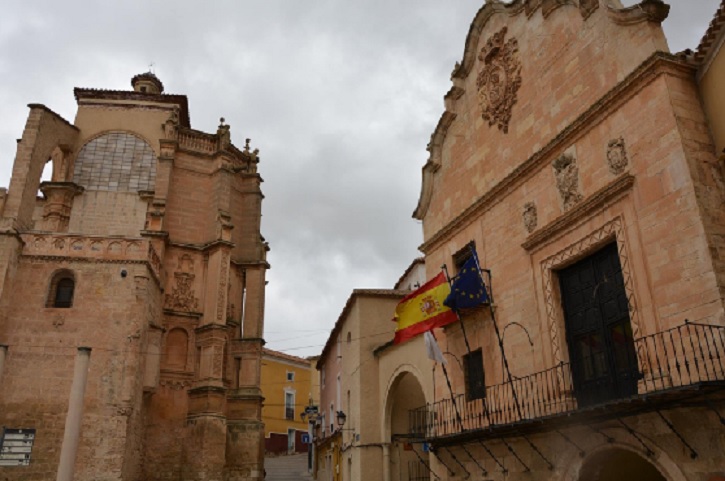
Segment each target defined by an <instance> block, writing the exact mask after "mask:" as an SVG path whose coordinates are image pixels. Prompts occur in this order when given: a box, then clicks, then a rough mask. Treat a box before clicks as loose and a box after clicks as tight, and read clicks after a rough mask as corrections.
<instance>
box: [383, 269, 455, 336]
mask: <svg viewBox="0 0 725 481" xmlns="http://www.w3.org/2000/svg"><path fill="white" fill-rule="evenodd" d="M450 293H451V286H450V285H448V282H447V281H446V277H445V275H443V273H442V272H441V273H440V274H438V275H437V276H435V277H434V278H433V279H431V280H429V281H428V282H426V283H425V284H423V285H422V286H421V287H420V288H418V289H417V290H415V291H413V292H411V293H410V294H408V295H407V296H405V297H404V298H403V300H402V301H400V303H399V304H398V306H397V307H396V308H395V317H394V318H393V321H395V322H397V323H398V327H397V328H396V329H395V340H394V341H393V343H394V344H400V343H401V342H404V341H407V340H408V339H410V338H412V337H415V336H417V335H418V334H423V333H424V332H426V331H430V330H431V329H433V328H434V327H441V326H445V325H446V324H450V323H451V322H455V321H457V320H458V317H457V316H456V314H455V312H453V311H452V310H451V309H450V308H449V307H447V306H444V305H443V301H444V300H445V299H446V297H447V296H448V294H450Z"/></svg>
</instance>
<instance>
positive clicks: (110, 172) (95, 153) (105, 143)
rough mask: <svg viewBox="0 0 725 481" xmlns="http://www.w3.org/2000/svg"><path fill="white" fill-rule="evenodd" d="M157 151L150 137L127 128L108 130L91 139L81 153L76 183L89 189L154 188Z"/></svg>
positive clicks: (79, 153) (133, 190)
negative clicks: (143, 136)
mask: <svg viewBox="0 0 725 481" xmlns="http://www.w3.org/2000/svg"><path fill="white" fill-rule="evenodd" d="M155 181H156V153H155V152H154V150H153V148H152V147H151V145H150V144H149V142H148V141H147V140H145V139H144V138H142V137H141V136H139V135H137V134H135V133H132V132H126V131H108V132H103V133H101V134H100V135H97V136H95V137H93V138H91V139H90V140H88V141H87V142H86V143H85V145H84V146H83V148H82V149H81V150H80V152H78V156H77V158H76V161H75V164H74V170H73V182H75V183H76V184H78V185H81V186H83V187H85V188H86V189H89V190H105V191H120V192H124V191H125V192H137V191H142V190H153V188H154V185H155Z"/></svg>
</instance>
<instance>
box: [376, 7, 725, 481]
mask: <svg viewBox="0 0 725 481" xmlns="http://www.w3.org/2000/svg"><path fill="white" fill-rule="evenodd" d="M724 5H725V4H724ZM668 10H669V7H668V6H667V5H666V4H665V3H664V2H662V1H661V0H644V1H642V2H640V3H639V4H637V5H634V6H632V7H626V8H625V7H623V6H622V5H621V4H620V3H619V2H616V1H609V2H605V1H599V0H556V1H554V0H551V1H549V0H515V1H513V2H506V3H505V2H502V1H498V0H491V1H487V2H486V3H485V5H483V7H482V8H481V9H480V11H479V12H478V14H477V15H476V18H475V19H474V20H473V23H472V25H471V27H470V31H469V34H468V37H467V39H466V44H465V51H464V55H463V59H462V61H461V63H459V64H457V65H456V67H455V69H454V70H453V73H452V82H453V86H452V88H451V90H450V91H449V92H448V93H447V94H446V96H445V112H444V113H443V115H442V117H441V119H440V121H439V123H438V125H437V127H436V128H435V131H434V133H433V135H432V138H431V142H430V144H429V152H430V158H429V159H428V161H427V163H426V164H425V166H424V168H423V184H422V190H421V196H420V200H419V203H418V206H417V209H416V211H415V214H414V217H415V218H417V219H419V220H421V221H422V222H423V230H424V242H423V244H422V246H421V250H422V251H423V252H424V253H425V263H426V268H427V274H428V276H427V277H428V278H431V277H433V276H434V275H435V274H437V273H438V272H439V271H438V266H441V265H443V264H446V265H447V266H448V267H449V270H450V272H451V275H455V274H456V273H457V272H458V269H459V268H460V266H461V265H462V264H463V262H464V261H465V260H466V259H467V257H468V256H469V255H470V246H475V249H476V251H477V252H478V257H479V259H480V263H481V267H482V268H484V269H487V271H486V272H487V274H486V276H485V277H486V280H487V283H488V288H489V291H490V292H489V293H490V295H491V296H492V306H490V307H489V306H484V307H480V308H476V309H473V310H469V311H464V312H463V315H462V322H461V323H455V324H452V325H450V326H448V327H446V328H444V329H442V330H440V331H441V332H440V333H438V339H439V342H440V344H441V348H442V349H443V351H444V353H445V356H446V359H447V360H448V361H449V364H448V371H449V380H450V388H449V386H448V382H447V380H446V378H445V377H444V375H443V372H442V371H441V370H438V371H437V372H436V374H435V386H434V388H433V390H432V391H431V390H429V389H425V388H424V389H423V392H424V394H425V405H421V407H420V408H418V409H414V410H410V412H409V416H410V417H409V419H408V420H407V421H406V423H407V424H406V426H404V427H400V429H399V431H397V433H396V432H394V433H393V436H392V439H390V440H388V442H391V443H393V444H392V446H395V444H396V439H397V440H398V441H400V444H403V441H404V442H405V446H404V450H406V451H407V452H413V451H417V454H418V455H419V456H409V459H410V461H409V464H408V465H405V466H402V465H401V466H398V467H396V469H392V468H391V471H390V472H389V473H387V474H386V476H385V478H384V479H386V480H390V479H392V480H396V481H397V480H404V479H428V478H429V477H431V476H433V477H435V478H439V479H451V480H453V479H470V480H484V479H485V480H491V479H493V480H504V479H506V480H526V479H552V480H567V481H576V480H587V481H605V480H610V479H637V480H640V481H650V480H651V481H664V480H667V481H684V480H688V481H708V480H715V479H718V480H720V479H723V478H722V476H723V474H724V471H725V468H723V466H725V457H724V455H723V453H725V427H724V425H725V392H724V391H723V389H722V388H723V386H724V385H725V384H724V382H725V363H724V362H723V361H725V254H724V251H723V248H724V247H725V243H724V242H723V239H725V217H723V212H724V211H723V206H724V203H725V183H724V181H723V172H724V170H723V169H724V164H723V161H725V157H724V156H723V153H722V149H723V145H722V142H721V139H722V138H723V133H724V132H725V130H723V123H722V121H721V120H722V115H721V112H720V109H719V108H717V105H720V104H721V103H722V99H723V94H722V92H723V91H722V86H723V85H724V84H725V77H723V76H722V72H723V70H722V66H723V65H725V54H723V53H721V52H720V50H721V46H722V45H723V23H724V19H725V15H724V14H723V12H725V9H724V8H723V7H722V6H721V8H720V10H719V11H718V13H717V14H716V17H715V20H714V21H713V24H712V25H711V27H710V29H709V30H708V32H707V34H706V35H705V38H704V39H703V42H702V43H701V45H700V47H699V48H698V51H697V52H690V51H686V52H683V53H681V54H677V55H673V54H671V53H669V50H668V47H667V42H666V39H665V37H664V34H663V31H662V29H661V22H662V21H663V20H664V19H665V18H666V17H667V14H668ZM717 72H720V74H717ZM718 75H719V76H718ZM715 85H718V87H717V89H719V90H716V88H715V87H714V86H715ZM391 349H394V348H391ZM418 384H419V385H420V386H421V387H424V386H426V385H427V382H424V381H423V380H419V383H418ZM396 434H397V436H396ZM423 441H425V442H426V443H427V446H429V447H430V452H431V454H428V452H427V450H424V449H423V448H422V445H421V444H418V443H419V442H423ZM391 449H393V448H391ZM401 449H403V448H401ZM418 460H419V461H418ZM429 469H430V470H432V473H431V472H429Z"/></svg>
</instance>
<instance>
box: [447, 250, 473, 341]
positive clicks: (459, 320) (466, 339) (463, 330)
mask: <svg viewBox="0 0 725 481" xmlns="http://www.w3.org/2000/svg"><path fill="white" fill-rule="evenodd" d="M441 269H443V272H444V273H445V275H446V280H447V281H448V284H451V277H450V276H449V275H448V266H447V265H445V264H443V265H442V266H441ZM453 312H455V313H456V317H457V318H458V323H459V324H460V325H461V331H462V332H463V340H464V341H465V343H466V350H467V351H468V354H471V344H470V343H469V342H468V336H467V335H466V326H464V325H463V319H461V316H460V315H459V314H458V309H453Z"/></svg>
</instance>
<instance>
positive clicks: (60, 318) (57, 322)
mask: <svg viewBox="0 0 725 481" xmlns="http://www.w3.org/2000/svg"><path fill="white" fill-rule="evenodd" d="M63 324H65V316H64V315H63V314H57V315H56V316H55V317H54V318H53V326H54V327H60V326H62V325H63Z"/></svg>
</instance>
